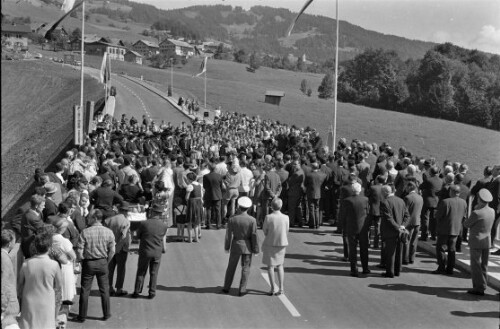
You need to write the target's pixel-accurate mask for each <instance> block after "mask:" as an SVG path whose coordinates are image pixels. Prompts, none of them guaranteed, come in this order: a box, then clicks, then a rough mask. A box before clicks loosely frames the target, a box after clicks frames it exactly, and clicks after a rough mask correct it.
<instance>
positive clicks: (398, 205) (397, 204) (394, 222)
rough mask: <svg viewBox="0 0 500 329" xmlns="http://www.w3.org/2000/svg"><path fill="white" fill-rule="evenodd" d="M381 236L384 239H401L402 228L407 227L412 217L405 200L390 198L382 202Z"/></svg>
mask: <svg viewBox="0 0 500 329" xmlns="http://www.w3.org/2000/svg"><path fill="white" fill-rule="evenodd" d="M380 217H381V220H380V234H381V236H382V239H394V238H397V237H399V234H400V230H399V228H400V226H401V225H402V226H407V225H408V222H409V220H410V215H409V214H408V210H407V208H406V205H405V202H404V201H403V199H401V198H399V197H397V196H394V195H393V196H390V197H388V198H387V199H385V200H384V201H382V202H380Z"/></svg>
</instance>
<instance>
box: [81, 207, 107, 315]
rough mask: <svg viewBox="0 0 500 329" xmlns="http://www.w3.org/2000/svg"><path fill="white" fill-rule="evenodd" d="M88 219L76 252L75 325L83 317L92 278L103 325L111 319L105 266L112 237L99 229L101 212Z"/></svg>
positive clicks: (93, 213)
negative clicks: (79, 265) (78, 282)
mask: <svg viewBox="0 0 500 329" xmlns="http://www.w3.org/2000/svg"><path fill="white" fill-rule="evenodd" d="M89 216H90V218H91V219H90V225H91V226H90V227H88V228H86V229H84V230H83V231H82V233H81V234H80V239H79V240H78V245H77V249H76V251H77V257H78V259H80V260H81V261H82V274H81V275H82V281H81V286H82V291H81V293H80V307H79V312H78V317H77V318H76V322H84V321H85V319H86V317H87V309H88V303H89V295H90V289H91V288H92V281H93V280H94V276H95V277H97V284H98V285H99V292H100V294H101V306H102V313H103V317H102V320H103V321H106V320H107V319H109V318H110V317H111V313H110V302H109V276H108V263H109V262H110V261H111V259H113V256H114V254H115V236H114V235H113V231H111V230H110V229H109V228H107V227H104V226H103V225H102V222H103V217H104V216H103V213H102V211H101V210H99V209H96V210H93V212H92V213H91V214H90V215H89Z"/></svg>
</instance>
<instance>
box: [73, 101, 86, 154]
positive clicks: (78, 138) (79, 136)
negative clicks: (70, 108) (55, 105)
mask: <svg viewBox="0 0 500 329" xmlns="http://www.w3.org/2000/svg"><path fill="white" fill-rule="evenodd" d="M74 118H75V129H74V133H75V135H74V140H75V145H83V121H84V120H83V109H82V108H81V106H79V105H75V111H74Z"/></svg>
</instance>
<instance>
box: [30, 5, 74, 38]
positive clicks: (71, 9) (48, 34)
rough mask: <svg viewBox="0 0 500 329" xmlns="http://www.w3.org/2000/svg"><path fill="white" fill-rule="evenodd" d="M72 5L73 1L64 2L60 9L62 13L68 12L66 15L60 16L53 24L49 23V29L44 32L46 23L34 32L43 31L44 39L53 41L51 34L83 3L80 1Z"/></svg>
mask: <svg viewBox="0 0 500 329" xmlns="http://www.w3.org/2000/svg"><path fill="white" fill-rule="evenodd" d="M74 3H75V0H66V1H65V2H64V3H63V6H62V7H61V10H63V11H66V10H68V11H66V13H65V14H64V15H62V16H61V18H59V19H58V20H57V21H55V22H54V23H50V24H49V26H50V27H49V28H48V30H46V31H45V29H44V28H45V27H46V26H47V23H45V24H42V25H40V27H38V28H37V29H36V32H38V31H40V30H42V29H43V31H42V34H43V36H44V37H45V39H47V40H49V41H51V40H52V39H53V35H52V34H53V33H54V31H55V30H56V28H57V27H58V26H59V24H61V22H62V21H63V20H64V19H65V18H66V17H68V16H69V15H71V13H72V12H74V11H75V10H76V9H77V8H78V7H80V6H81V5H82V4H83V1H80V2H79V3H77V4H76V5H75V4H74Z"/></svg>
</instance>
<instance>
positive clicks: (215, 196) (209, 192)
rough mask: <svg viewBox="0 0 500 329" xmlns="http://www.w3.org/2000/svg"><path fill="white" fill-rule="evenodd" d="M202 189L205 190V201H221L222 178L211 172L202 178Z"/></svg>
mask: <svg viewBox="0 0 500 329" xmlns="http://www.w3.org/2000/svg"><path fill="white" fill-rule="evenodd" d="M203 188H204V189H205V195H204V198H205V200H208V201H214V200H221V199H222V176H221V175H219V174H218V173H216V172H214V171H212V172H210V173H208V174H206V175H205V176H203Z"/></svg>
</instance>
